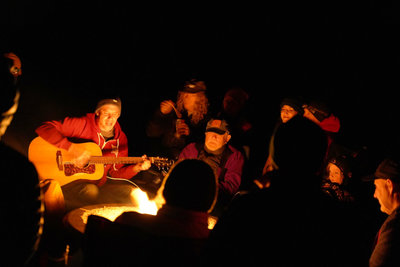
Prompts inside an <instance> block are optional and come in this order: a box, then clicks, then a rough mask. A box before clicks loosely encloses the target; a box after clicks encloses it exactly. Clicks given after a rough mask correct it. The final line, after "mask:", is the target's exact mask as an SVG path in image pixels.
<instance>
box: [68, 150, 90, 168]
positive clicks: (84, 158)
mask: <svg viewBox="0 0 400 267" xmlns="http://www.w3.org/2000/svg"><path fill="white" fill-rule="evenodd" d="M68 152H69V153H71V155H72V156H73V158H74V159H73V160H72V163H73V164H74V165H76V166H78V167H79V168H83V167H85V166H86V165H87V164H88V162H89V159H90V156H91V154H90V151H88V150H86V149H85V148H84V147H82V146H79V145H77V144H72V145H71V146H70V147H69V149H68Z"/></svg>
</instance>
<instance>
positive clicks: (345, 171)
mask: <svg viewBox="0 0 400 267" xmlns="http://www.w3.org/2000/svg"><path fill="white" fill-rule="evenodd" d="M349 161H350V160H349V158H348V157H347V156H345V155H341V156H337V157H334V158H331V159H330V160H329V161H328V163H327V164H326V170H325V175H324V179H323V181H322V191H323V192H325V193H326V194H328V195H329V196H331V197H332V198H334V199H336V200H338V201H342V202H353V201H354V197H353V195H352V194H351V193H350V192H349V191H348V189H347V186H348V184H349V180H350V179H351V176H352V172H351V166H350V162H349Z"/></svg>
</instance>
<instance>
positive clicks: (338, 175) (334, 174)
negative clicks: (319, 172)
mask: <svg viewBox="0 0 400 267" xmlns="http://www.w3.org/2000/svg"><path fill="white" fill-rule="evenodd" d="M327 169H328V173H329V176H328V178H329V180H330V181H331V182H332V183H337V184H342V183H343V179H344V175H343V172H342V171H341V170H340V169H339V167H338V166H336V165H335V164H333V163H328V166H327Z"/></svg>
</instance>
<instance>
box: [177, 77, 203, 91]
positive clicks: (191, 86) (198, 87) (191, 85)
mask: <svg viewBox="0 0 400 267" xmlns="http://www.w3.org/2000/svg"><path fill="white" fill-rule="evenodd" d="M206 89H207V87H206V85H205V83H204V81H198V80H196V79H191V80H190V81H186V82H185V85H184V86H183V87H182V88H181V89H180V90H179V91H181V92H186V93H191V94H195V93H199V92H205V91H206Z"/></svg>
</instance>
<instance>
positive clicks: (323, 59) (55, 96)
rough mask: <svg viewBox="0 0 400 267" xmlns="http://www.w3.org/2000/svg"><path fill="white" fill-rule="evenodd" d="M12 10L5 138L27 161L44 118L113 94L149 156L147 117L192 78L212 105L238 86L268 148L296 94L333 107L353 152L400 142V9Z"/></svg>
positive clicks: (388, 4)
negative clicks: (14, 106)
mask: <svg viewBox="0 0 400 267" xmlns="http://www.w3.org/2000/svg"><path fill="white" fill-rule="evenodd" d="M8 2H10V1H8ZM8 2H6V1H3V2H2V3H1V4H0V5H1V6H3V7H1V8H0V10H1V14H2V15H1V18H0V22H1V32H0V40H1V43H0V48H2V49H8V50H11V51H14V52H15V53H16V54H17V55H18V56H19V57H20V58H21V60H22V63H23V80H22V84H21V90H22V99H21V101H20V108H19V111H18V113H17V115H16V116H15V118H14V121H13V123H12V125H11V126H10V128H9V131H8V132H7V133H6V136H5V137H4V140H5V141H6V142H8V143H10V144H11V145H12V146H14V147H15V148H17V149H18V150H19V151H21V152H23V153H26V151H27V147H28V144H29V142H30V140H31V139H32V138H33V137H34V136H35V133H34V129H35V128H36V127H37V126H38V125H39V124H40V123H41V122H42V121H45V120H51V119H62V118H63V117H65V116H79V115H83V114H85V113H87V112H92V111H93V110H94V107H95V105H96V102H97V100H98V99H99V98H100V97H102V96H104V95H110V94H114V95H119V96H121V98H122V101H123V114H122V117H121V118H120V123H121V125H122V126H123V129H124V131H125V132H126V134H127V135H128V138H129V142H130V146H131V147H132V148H131V150H130V154H132V156H135V155H142V154H143V153H145V152H146V141H145V133H144V125H145V123H146V121H147V119H148V118H149V116H150V115H151V114H152V112H153V111H154V109H155V108H157V107H158V105H159V102H160V101H161V100H163V99H172V100H175V99H176V92H177V88H178V86H179V85H180V83H181V82H182V81H183V80H185V79H186V78H188V77H191V76H192V75H195V76H196V77H199V78H201V79H204V80H205V81H206V83H207V85H208V95H209V97H210V100H211V102H212V105H214V107H215V106H218V105H220V101H221V98H222V96H223V93H224V91H225V90H226V89H227V88H228V87H229V86H232V85H240V86H242V87H243V88H244V89H246V90H247V91H248V92H249V93H250V96H251V99H250V111H249V112H250V114H251V119H252V120H253V121H254V125H255V127H256V129H257V131H258V135H257V137H258V138H260V146H261V147H263V148H264V147H265V144H266V142H267V140H268V139H269V136H270V131H271V129H272V127H273V126H274V124H275V121H276V118H277V116H278V111H279V103H280V101H281V100H282V98H283V97H285V96H289V95H301V96H305V97H321V98H323V99H324V100H326V101H328V103H329V104H330V105H331V108H332V110H333V112H334V113H335V114H336V115H337V116H338V117H339V118H340V120H341V124H342V128H341V134H340V138H341V139H340V140H342V142H344V143H345V144H346V145H349V146H354V147H360V146H368V147H373V148H374V149H375V148H376V149H378V150H379V151H386V150H387V149H391V148H393V147H395V144H397V143H398V133H397V128H398V126H397V124H398V114H399V112H398V106H399V105H398V92H397V91H398V88H399V61H400V57H399V56H400V54H399V43H398V41H397V39H398V35H399V22H400V15H399V14H400V13H399V12H398V11H399V3H398V2H396V1H377V0H375V1H374V0H370V1H353V2H352V1H318V2H317V1H316V2H308V3H307V2H306V3H304V1H296V2H295V3H293V4H292V3H290V2H284V3H273V4H271V3H269V2H266V3H261V2H260V3H259V4H251V3H246V4H244V3H242V2H241V3H240V4H239V3H238V4H233V3H229V4H227V5H225V6H223V7H219V6H217V5H216V4H214V5H211V4H209V5H206V4H204V3H201V2H198V3H197V4H194V3H192V4H190V5H189V4H185V5H184V6H178V5H176V6H170V5H167V4H162V5H161V4H156V3H153V4H147V5H140V6H139V5H138V4H136V3H135V2H132V3H129V2H127V1H65V0H61V1H25V2H20V1H13V2H10V3H8ZM273 2H281V1H273ZM265 153H266V151H265ZM263 156H266V155H263Z"/></svg>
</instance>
